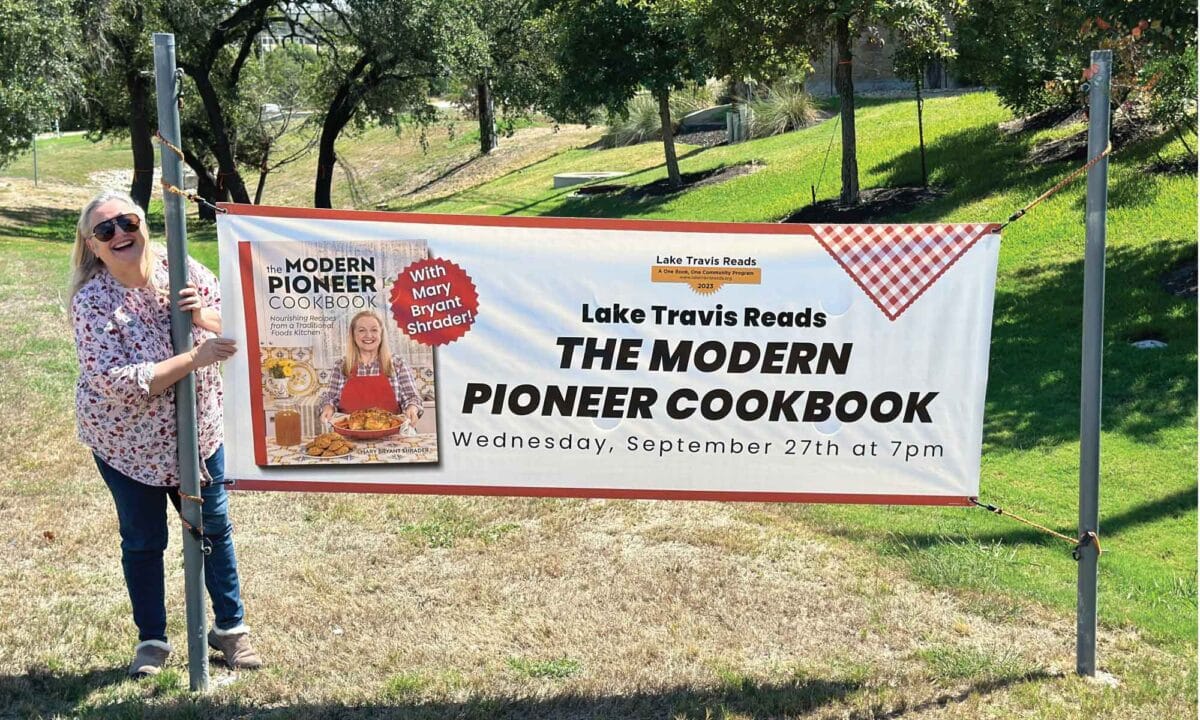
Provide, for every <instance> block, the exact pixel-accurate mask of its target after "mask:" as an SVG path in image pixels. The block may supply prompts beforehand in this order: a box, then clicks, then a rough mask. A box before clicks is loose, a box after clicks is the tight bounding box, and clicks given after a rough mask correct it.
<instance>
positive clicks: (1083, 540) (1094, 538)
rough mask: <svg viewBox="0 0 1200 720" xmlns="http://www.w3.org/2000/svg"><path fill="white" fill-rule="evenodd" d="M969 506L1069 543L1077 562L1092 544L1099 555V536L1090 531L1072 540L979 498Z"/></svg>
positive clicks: (973, 500) (974, 499)
mask: <svg viewBox="0 0 1200 720" xmlns="http://www.w3.org/2000/svg"><path fill="white" fill-rule="evenodd" d="M971 504H973V505H975V506H976V507H981V508H983V509H984V510H987V511H988V512H990V513H995V514H996V515H1003V516H1005V517H1010V518H1012V519H1013V520H1016V521H1017V522H1019V523H1024V524H1026V525H1028V526H1030V527H1032V528H1037V529H1038V530H1041V531H1042V532H1044V533H1048V534H1050V535H1053V536H1054V537H1056V538H1058V539H1059V540H1064V541H1066V542H1068V543H1070V544H1071V546H1072V549H1071V557H1073V558H1075V559H1076V560H1079V555H1080V551H1081V550H1083V548H1085V547H1087V546H1088V545H1091V544H1093V543H1094V544H1095V545H1096V554H1097V555H1099V554H1100V553H1101V550H1100V536H1099V535H1097V534H1096V533H1095V532H1093V531H1091V530H1089V531H1087V532H1085V533H1083V534H1081V535H1080V536H1079V537H1078V538H1073V537H1071V536H1070V535H1064V534H1062V533H1060V532H1058V531H1057V530H1051V529H1050V528H1048V527H1046V526H1045V525H1039V524H1037V523H1035V522H1033V521H1032V520H1026V519H1025V518H1023V517H1021V516H1020V515H1015V514H1013V513H1011V512H1008V511H1007V510H1005V509H1004V508H1000V507H996V506H995V505H989V504H987V503H981V502H979V498H971Z"/></svg>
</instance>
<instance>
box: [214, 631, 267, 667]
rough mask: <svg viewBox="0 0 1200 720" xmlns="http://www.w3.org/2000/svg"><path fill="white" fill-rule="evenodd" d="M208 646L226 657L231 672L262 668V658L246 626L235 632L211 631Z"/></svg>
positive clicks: (226, 663)
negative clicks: (251, 640) (252, 642)
mask: <svg viewBox="0 0 1200 720" xmlns="http://www.w3.org/2000/svg"><path fill="white" fill-rule="evenodd" d="M208 646H209V647H210V648H212V649H213V650H216V651H217V652H219V653H221V654H222V655H224V656H225V666H226V667H228V668H229V669H230V670H257V669H259V668H260V667H262V664H263V663H262V658H261V657H259V655H258V651H257V650H255V649H254V646H253V645H251V644H250V630H249V628H247V627H246V626H245V625H241V626H239V627H237V628H234V629H233V630H220V629H218V628H213V629H212V630H209V631H208Z"/></svg>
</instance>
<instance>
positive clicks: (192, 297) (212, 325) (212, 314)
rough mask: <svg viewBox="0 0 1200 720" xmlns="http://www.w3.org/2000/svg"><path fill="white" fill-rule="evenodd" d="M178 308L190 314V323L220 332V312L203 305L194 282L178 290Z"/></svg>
mask: <svg viewBox="0 0 1200 720" xmlns="http://www.w3.org/2000/svg"><path fill="white" fill-rule="evenodd" d="M178 307H179V309H180V310H182V311H184V312H190V313H191V314H192V324H193V325H195V326H197V327H200V328H203V329H205V330H208V331H209V332H211V333H216V334H218V335H220V334H221V314H220V313H218V312H217V311H216V310H213V309H212V308H208V307H204V298H202V297H200V291H199V290H197V289H196V283H193V282H189V283H188V284H187V287H185V288H183V289H182V290H180V291H179V305H178Z"/></svg>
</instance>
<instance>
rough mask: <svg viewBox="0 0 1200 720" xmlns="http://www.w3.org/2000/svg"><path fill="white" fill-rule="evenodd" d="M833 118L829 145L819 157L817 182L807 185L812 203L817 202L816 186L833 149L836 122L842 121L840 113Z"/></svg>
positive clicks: (822, 176)
mask: <svg viewBox="0 0 1200 720" xmlns="http://www.w3.org/2000/svg"><path fill="white" fill-rule="evenodd" d="M834 118H835V119H834V121H833V131H832V132H831V133H829V146H828V147H826V148H825V157H823V158H821V172H820V174H818V175H817V184H816V185H810V186H809V187H810V188H811V189H812V201H813V205H816V204H817V188H819V187H821V180H823V179H824V178H825V162H826V161H827V160H829V151H830V150H832V149H833V140H834V138H836V137H837V128H838V123H840V122H841V121H842V114H841V113H840V112H839V113H838V114H837V115H835V116H834Z"/></svg>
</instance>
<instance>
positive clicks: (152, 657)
mask: <svg viewBox="0 0 1200 720" xmlns="http://www.w3.org/2000/svg"><path fill="white" fill-rule="evenodd" d="M170 656H171V645H170V644H169V643H165V642H163V641H162V640H143V641H142V642H140V643H138V644H137V647H136V648H134V649H133V662H131V663H129V677H135V678H137V677H146V676H147V675H157V674H158V673H159V672H161V671H162V669H163V667H164V666H165V665H166V664H167V658H168V657H170Z"/></svg>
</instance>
